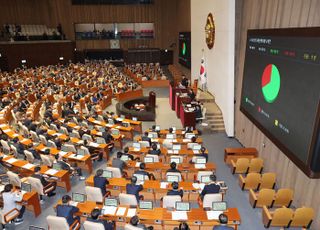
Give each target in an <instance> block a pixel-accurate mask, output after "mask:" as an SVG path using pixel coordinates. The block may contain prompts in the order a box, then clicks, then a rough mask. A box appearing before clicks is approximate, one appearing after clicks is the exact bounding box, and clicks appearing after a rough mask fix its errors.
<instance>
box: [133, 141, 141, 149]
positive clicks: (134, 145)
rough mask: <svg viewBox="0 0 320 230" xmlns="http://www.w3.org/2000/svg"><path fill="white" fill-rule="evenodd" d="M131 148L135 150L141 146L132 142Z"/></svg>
mask: <svg viewBox="0 0 320 230" xmlns="http://www.w3.org/2000/svg"><path fill="white" fill-rule="evenodd" d="M132 147H133V148H135V149H140V148H141V145H140V143H138V142H133V144H132Z"/></svg>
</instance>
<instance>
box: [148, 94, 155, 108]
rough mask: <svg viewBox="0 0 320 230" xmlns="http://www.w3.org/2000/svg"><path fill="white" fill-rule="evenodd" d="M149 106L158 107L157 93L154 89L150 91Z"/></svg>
mask: <svg viewBox="0 0 320 230" xmlns="http://www.w3.org/2000/svg"><path fill="white" fill-rule="evenodd" d="M149 106H150V107H152V108H155V107H156V93H155V92H153V91H151V92H150V93H149Z"/></svg>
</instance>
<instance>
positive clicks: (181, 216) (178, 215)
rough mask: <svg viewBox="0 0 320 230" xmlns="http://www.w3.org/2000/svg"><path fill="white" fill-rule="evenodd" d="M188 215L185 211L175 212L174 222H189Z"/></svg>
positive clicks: (173, 215)
mask: <svg viewBox="0 0 320 230" xmlns="http://www.w3.org/2000/svg"><path fill="white" fill-rule="evenodd" d="M187 219H188V215H187V212H185V211H173V212H172V220H187Z"/></svg>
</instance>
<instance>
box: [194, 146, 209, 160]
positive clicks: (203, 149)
mask: <svg viewBox="0 0 320 230" xmlns="http://www.w3.org/2000/svg"><path fill="white" fill-rule="evenodd" d="M206 150H207V149H206V148H205V147H203V146H202V147H201V149H200V153H199V154H197V155H196V156H197V157H204V158H206V162H208V154H207V153H206Z"/></svg>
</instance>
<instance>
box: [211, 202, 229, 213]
mask: <svg viewBox="0 0 320 230" xmlns="http://www.w3.org/2000/svg"><path fill="white" fill-rule="evenodd" d="M212 210H213V211H223V212H224V211H226V210H227V202H225V201H220V202H216V201H214V202H212Z"/></svg>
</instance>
